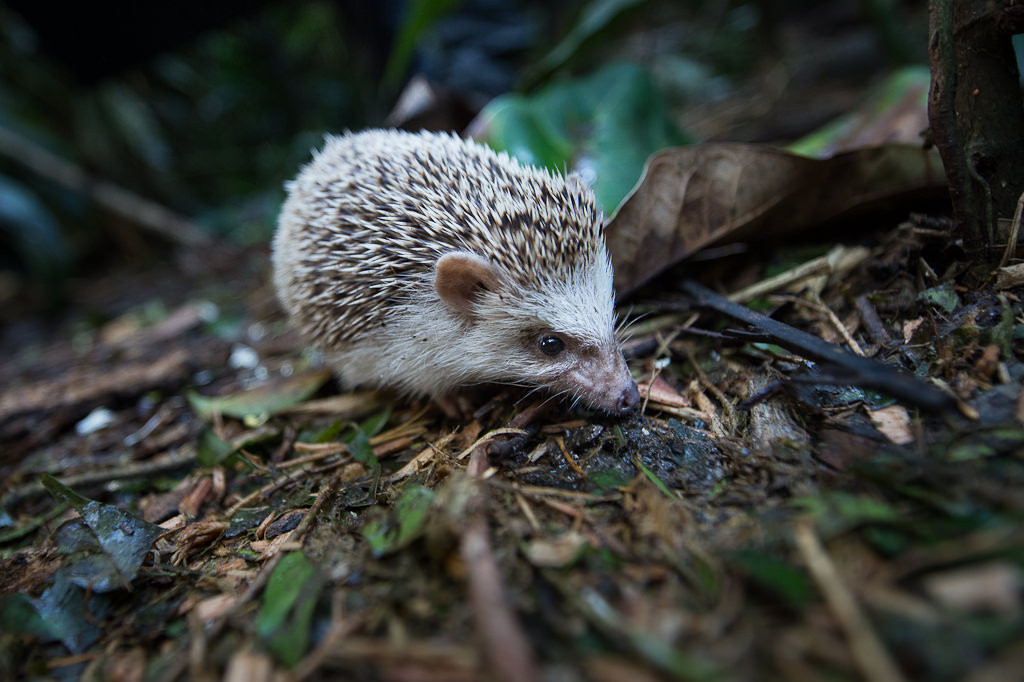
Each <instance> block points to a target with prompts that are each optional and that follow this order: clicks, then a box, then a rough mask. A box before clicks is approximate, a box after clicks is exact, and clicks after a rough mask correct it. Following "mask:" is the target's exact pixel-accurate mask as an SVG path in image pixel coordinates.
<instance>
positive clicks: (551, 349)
mask: <svg viewBox="0 0 1024 682" xmlns="http://www.w3.org/2000/svg"><path fill="white" fill-rule="evenodd" d="M537 345H538V346H539V347H540V350H541V352H542V353H544V354H545V355H558V354H559V353H561V352H562V351H563V350H564V349H565V341H562V339H560V338H558V337H557V336H542V337H541V339H540V343H539V344H537Z"/></svg>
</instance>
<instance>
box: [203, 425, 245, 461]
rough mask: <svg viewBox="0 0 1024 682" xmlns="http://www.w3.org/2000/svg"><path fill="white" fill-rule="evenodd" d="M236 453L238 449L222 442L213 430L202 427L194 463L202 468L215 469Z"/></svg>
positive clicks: (224, 441)
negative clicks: (197, 463)
mask: <svg viewBox="0 0 1024 682" xmlns="http://www.w3.org/2000/svg"><path fill="white" fill-rule="evenodd" d="M236 452H238V448H235V447H232V445H231V443H229V442H227V441H226V440H222V439H221V438H220V437H219V436H217V434H216V433H214V432H213V429H211V428H210V427H208V426H206V427H203V430H202V432H201V433H200V434H199V442H198V443H197V444H196V461H197V462H199V464H200V465H201V466H204V467H215V466H217V465H219V464H223V463H224V462H225V461H226V460H227V459H228V458H229V457H231V455H233V454H235V453H236Z"/></svg>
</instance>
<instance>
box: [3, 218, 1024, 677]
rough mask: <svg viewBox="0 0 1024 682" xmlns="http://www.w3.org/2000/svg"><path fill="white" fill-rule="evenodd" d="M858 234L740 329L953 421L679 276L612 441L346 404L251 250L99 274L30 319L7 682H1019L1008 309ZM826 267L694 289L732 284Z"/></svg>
mask: <svg viewBox="0 0 1024 682" xmlns="http://www.w3.org/2000/svg"><path fill="white" fill-rule="evenodd" d="M859 227H860V229H858V231H857V233H856V234H857V235H858V236H857V237H856V239H854V238H852V237H850V235H849V233H846V234H845V235H843V238H844V239H846V240H847V243H846V244H845V246H846V247H847V248H848V249H852V248H853V247H859V248H858V250H857V251H856V253H857V254H859V255H858V257H857V258H852V259H848V260H847V264H846V265H845V266H843V267H842V268H840V269H833V270H825V271H822V270H821V269H817V270H814V271H813V273H812V275H810V276H804V277H796V278H795V279H794V280H793V281H790V282H789V283H788V284H787V285H786V288H785V289H781V288H770V289H769V290H766V291H763V292H761V293H759V294H758V296H757V297H756V298H755V299H754V301H753V302H752V303H751V305H752V306H753V307H755V308H757V309H758V310H762V311H764V312H766V313H768V314H770V315H771V316H772V317H773V318H774V319H777V320H780V321H782V322H786V323H788V324H790V325H792V326H794V327H796V328H799V329H803V330H805V331H807V332H810V333H811V334H813V335H815V336H818V337H821V338H823V339H824V340H826V341H830V342H834V343H837V344H840V345H842V346H844V347H846V348H847V349H849V351H850V352H851V353H852V354H855V355H863V356H866V357H874V358H877V359H879V360H880V361H883V362H885V363H887V364H889V365H892V366H897V367H900V368H901V369H902V370H904V372H905V373H906V374H908V375H915V376H916V377H917V378H918V380H919V381H920V382H921V384H920V385H922V386H929V387H930V388H935V387H938V388H939V389H940V390H941V391H942V392H943V393H944V394H945V395H948V396H951V398H950V402H951V404H954V403H958V407H957V408H956V409H953V410H948V409H946V410H939V411H937V412H934V411H933V412H928V411H925V410H922V409H920V408H919V407H918V406H917V405H918V403H916V402H915V401H914V400H912V399H909V400H901V401H895V400H893V399H892V398H889V397H886V396H885V395H882V394H880V393H878V392H876V391H874V390H871V389H869V388H866V387H865V386H864V385H863V382H861V380H860V379H861V377H858V376H857V375H855V374H851V373H849V372H846V373H843V372H837V371H835V368H829V367H826V366H824V365H822V364H821V363H816V362H812V361H809V360H807V359H806V358H802V357H799V356H798V355H797V354H796V353H794V352H793V351H792V349H789V350H787V349H784V348H783V347H781V346H780V345H778V344H776V343H773V342H772V340H771V339H765V338H756V339H755V338H751V339H741V338H737V337H736V336H735V335H733V334H731V333H730V332H729V331H728V329H727V327H729V326H730V323H729V322H728V320H726V318H724V317H723V316H722V315H720V314H717V313H714V312H706V311H704V312H697V311H696V310H694V309H690V310H688V307H689V304H688V303H687V299H686V298H685V297H684V296H683V295H682V294H677V293H674V290H673V286H674V284H673V280H672V279H671V277H662V278H661V279H659V280H655V282H654V283H653V284H651V285H649V286H648V287H647V288H645V289H642V290H641V291H640V292H639V293H637V294H636V295H634V296H633V297H632V299H631V301H630V303H631V304H632V308H631V309H630V310H623V313H624V314H628V315H630V316H633V317H634V318H638V320H637V321H636V322H634V323H633V324H632V325H631V327H630V329H631V332H632V335H631V336H630V338H629V339H628V341H626V342H625V345H624V349H625V352H626V355H627V358H628V360H629V362H630V365H631V368H632V369H633V370H634V375H635V376H636V377H637V379H638V382H639V383H640V385H641V388H642V392H643V394H644V395H645V398H646V399H645V405H644V409H643V411H642V414H638V415H636V416H634V417H631V418H629V419H625V420H621V421H617V420H614V419H610V418H607V417H603V416H600V415H597V414H591V413H588V412H584V411H569V410H568V409H567V408H566V407H565V406H561V405H557V404H556V405H549V406H548V407H547V409H537V408H539V407H540V406H541V404H542V403H544V401H545V398H544V397H543V396H538V395H536V394H529V395H525V396H524V394H523V393H521V392H516V391H514V390H512V389H502V388H494V389H488V390H483V391H480V392H479V393H477V394H474V395H473V401H474V405H473V408H472V410H473V411H472V412H471V413H470V414H467V415H466V416H465V417H464V418H461V419H453V418H450V417H446V416H445V415H444V413H443V412H442V411H440V410H439V409H437V407H435V406H434V405H431V404H428V403H424V402H410V401H406V400H401V399H397V398H394V397H393V396H387V395H378V394H372V393H359V394H348V393H344V392H340V391H339V388H338V387H337V385H336V384H335V383H334V380H333V379H332V378H331V377H330V374H329V373H328V372H326V371H324V369H323V368H322V366H321V365H320V364H319V363H320V360H319V358H318V357H317V356H316V355H315V354H312V353H310V352H308V351H304V350H303V346H302V343H301V341H300V340H299V339H298V337H297V336H295V335H294V333H292V332H289V331H288V329H287V325H286V324H285V321H284V318H283V316H282V314H281V312H280V311H279V310H278V309H277V306H276V304H275V302H274V298H273V294H272V291H271V289H270V288H269V286H268V284H267V279H268V278H267V260H266V259H267V255H266V253H265V252H264V251H262V250H255V251H246V252H241V253H239V252H233V253H230V254H228V255H224V254H220V253H217V252H216V251H211V252H208V253H206V254H198V253H188V252H184V253H179V254H178V256H176V258H175V259H173V261H172V262H169V263H168V264H166V265H165V266H164V267H163V268H162V269H160V270H159V271H158V272H153V271H150V270H147V271H145V272H138V273H110V274H106V275H104V276H102V277H97V278H92V279H89V280H83V281H82V282H79V283H76V285H75V287H74V288H73V291H74V292H75V293H74V294H73V296H72V298H73V303H74V305H73V307H72V313H71V314H70V315H69V317H67V318H65V319H63V320H62V321H61V322H59V323H52V322H40V321H35V322H33V320H34V319H36V318H29V317H24V316H19V314H18V311H17V310H8V312H7V313H6V314H5V318H6V328H5V331H4V333H3V335H2V337H0V338H2V347H0V353H2V357H3V358H4V360H3V362H2V363H0V385H2V386H4V391H3V394H2V396H0V453H2V455H0V481H2V483H0V486H2V488H0V592H2V595H3V596H2V597H0V630H2V632H0V638H2V643H3V645H2V646H0V651H2V652H3V653H2V654H0V677H2V678H4V679H27V678H54V679H73V678H83V679H120V680H142V679H146V680H172V679H179V678H183V677H189V678H191V679H196V680H199V679H214V678H226V679H232V680H234V679H253V680H260V679H271V678H272V677H274V676H275V675H278V674H280V675H283V677H276V678H275V679H321V678H322V679H330V678H334V677H336V676H337V675H342V674H343V675H345V676H346V678H347V679H360V680H413V679H415V680H463V679H465V680H471V679H481V678H484V679H504V680H534V679H544V680H585V679H588V680H609V681H610V680H624V679H629V680H657V679H700V680H703V679H787V680H819V679H822V680H823V679H833V680H834V679H871V680H899V679H928V680H940V681H942V680H1001V679H1006V680H1010V679H1020V678H1019V675H1020V671H1021V670H1022V669H1024V610H1022V601H1021V600H1022V595H1024V590H1022V586H1024V583H1022V573H1021V568H1022V562H1024V526H1022V525H1021V519H1022V515H1024V492H1022V491H1024V428H1022V422H1024V397H1022V394H1021V382H1022V379H1024V364H1022V363H1021V361H1020V352H1021V351H1022V350H1024V349H1022V348H1021V346H1020V341H1019V339H1018V337H1019V336H1020V335H1019V334H1018V333H1017V332H1018V330H1020V329H1021V324H1022V320H1024V318H1022V317H1021V315H1022V310H1021V302H1020V299H1019V297H1018V296H1017V295H1016V294H1015V290H1014V288H1013V286H1014V285H1013V283H1012V282H1010V283H1008V282H1006V281H1005V280H998V281H997V280H995V279H987V278H986V275H985V273H984V272H981V271H980V270H979V269H978V268H972V267H968V266H967V265H965V264H964V263H963V262H962V254H961V253H960V252H959V251H958V249H957V247H956V246H955V243H954V242H955V239H954V238H953V237H952V236H951V235H950V233H949V225H948V224H947V223H946V222H944V221H941V220H928V219H921V218H918V219H916V220H908V221H906V222H902V223H899V222H898V221H892V222H881V221H875V222H872V223H871V227H870V229H869V228H868V225H867V223H866V222H865V223H863V224H861V225H860V226H859ZM834 247H835V244H834V243H828V244H822V245H816V246H815V245H811V246H808V245H806V244H805V245H802V246H800V247H794V246H790V247H782V248H778V249H774V250H770V251H769V250H765V249H762V250H760V251H758V250H757V249H754V250H752V251H750V252H747V253H741V254H738V255H733V256H729V257H726V258H724V259H721V260H718V261H712V262H709V263H705V264H702V265H700V266H696V265H694V266H690V268H689V270H688V271H687V276H688V277H690V278H692V279H695V280H697V281H700V282H702V283H704V284H705V285H706V286H711V287H713V288H716V289H718V290H721V291H737V290H738V289H741V288H743V287H746V286H749V285H752V284H755V283H757V282H761V281H763V280H764V279H765V278H766V277H767V276H768V275H776V274H778V273H780V272H794V271H796V269H797V268H798V266H800V265H801V264H806V262H807V261H811V260H813V259H814V258H816V257H820V256H822V255H825V254H827V253H828V252H829V251H830V250H831V249H834ZM979 273H980V274H979ZM780 286H781V285H780ZM1017 291H1019V289H1018V290H1017ZM731 324H732V325H733V326H736V323H731ZM929 390H930V389H929ZM922 391H924V389H922ZM954 396H955V400H954V398H953V397H954ZM911 397H912V396H911Z"/></svg>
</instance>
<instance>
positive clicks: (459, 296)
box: [434, 252, 640, 414]
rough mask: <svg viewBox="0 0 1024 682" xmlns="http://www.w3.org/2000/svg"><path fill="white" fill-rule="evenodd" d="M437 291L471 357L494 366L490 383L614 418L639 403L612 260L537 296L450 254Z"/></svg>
mask: <svg viewBox="0 0 1024 682" xmlns="http://www.w3.org/2000/svg"><path fill="white" fill-rule="evenodd" d="M434 288H435V290H436V291H437V293H438V295H439V296H440V298H441V300H442V301H444V302H445V303H446V304H447V305H448V307H449V308H450V309H451V310H452V311H453V312H455V313H456V314H457V315H459V316H461V317H463V318H465V319H466V321H467V322H468V323H469V325H470V328H471V329H472V331H471V332H470V333H468V336H470V337H473V339H474V340H473V341H472V342H471V343H470V344H468V346H467V349H466V352H467V354H478V355H479V358H478V360H479V362H478V363H474V364H478V365H480V366H486V367H487V368H488V370H487V372H489V374H488V375H487V376H486V379H485V380H489V381H507V382H512V383H529V384H531V385H538V386H544V387H547V388H548V389H550V390H552V391H553V392H555V393H556V394H564V395H566V396H569V397H571V398H572V399H573V402H576V401H578V400H583V401H584V402H586V403H587V404H589V405H590V406H592V407H595V408H598V409H600V410H603V411H605V412H608V413H609V414H627V413H629V412H631V411H633V409H635V408H636V406H637V405H638V404H639V402H640V396H639V393H638V392H637V388H636V383H635V382H634V381H633V378H632V376H631V375H630V373H629V368H628V367H626V362H625V360H624V359H623V357H622V352H621V350H620V349H619V344H618V342H617V341H616V339H615V334H614V312H613V307H612V291H611V271H610V266H609V265H608V264H607V258H605V261H604V262H602V263H599V264H597V265H595V266H593V267H591V268H590V269H589V270H587V271H583V272H581V274H580V275H579V277H576V278H574V279H573V281H567V282H550V283H548V284H546V285H544V286H543V287H542V290H532V289H523V288H521V287H517V286H515V285H513V284H511V283H510V282H509V279H508V278H507V277H506V276H505V275H504V273H503V272H501V270H500V268H498V267H496V266H494V265H492V264H491V263H489V262H488V261H487V260H485V259H483V258H481V257H480V256H477V255H475V254H471V253H466V252H455V253H448V254H445V255H444V256H442V257H441V258H440V259H439V260H438V262H437V266H436V268H435V273H434ZM481 374H482V375H483V374H485V372H484V371H481Z"/></svg>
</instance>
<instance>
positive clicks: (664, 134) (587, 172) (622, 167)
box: [481, 63, 690, 214]
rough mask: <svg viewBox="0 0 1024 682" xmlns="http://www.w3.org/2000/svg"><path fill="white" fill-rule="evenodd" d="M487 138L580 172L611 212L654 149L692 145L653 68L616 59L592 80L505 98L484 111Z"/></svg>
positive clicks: (539, 161) (536, 160)
mask: <svg viewBox="0 0 1024 682" xmlns="http://www.w3.org/2000/svg"><path fill="white" fill-rule="evenodd" d="M481 119H482V120H483V121H485V122H486V124H485V129H486V134H485V136H484V141H485V142H487V143H488V144H489V145H490V146H491V147H493V148H494V149H497V150H499V151H507V152H508V153H509V154H510V155H512V156H514V157H516V158H517V159H519V160H520V161H522V162H523V163H528V164H531V165H534V166H543V167H546V168H549V169H551V170H554V171H559V172H561V171H565V170H566V169H568V170H574V171H577V172H579V173H580V174H581V175H582V176H583V178H584V180H586V181H587V182H588V183H590V184H591V185H592V186H593V187H594V192H595V193H596V194H597V199H598V202H599V203H600V204H601V206H602V207H604V210H605V212H606V213H608V214H611V213H612V211H613V209H614V208H615V207H616V206H618V204H619V202H620V201H621V200H622V199H623V197H625V196H626V194H627V193H628V192H629V191H630V189H631V188H632V187H633V185H634V184H635V183H636V181H637V179H638V178H639V177H640V175H641V173H642V172H643V168H644V163H645V162H646V161H647V157H648V156H650V155H651V154H652V153H654V152H656V151H658V150H659V149H663V148H665V147H673V146H678V145H681V144H686V143H687V142H689V141H690V138H689V137H688V136H687V135H685V134H683V133H682V132H681V131H680V130H679V129H678V128H677V127H676V126H675V124H674V122H673V119H672V117H671V115H670V113H669V107H668V101H667V99H666V97H665V95H664V93H662V92H661V91H660V90H658V88H657V87H655V85H654V81H653V79H652V78H651V75H650V73H649V72H648V71H647V70H645V69H643V68H641V67H639V66H636V65H633V64H628V63H617V64H610V65H608V66H605V67H604V68H602V69H600V70H599V71H597V72H595V73H593V74H591V75H590V76H587V77H586V78H579V79H568V80H563V81H559V82H556V83H552V84H551V85H549V86H547V87H546V88H544V89H542V90H540V91H539V92H537V93H536V94H534V95H506V96H503V97H498V98H496V99H495V100H493V101H492V102H491V103H490V104H488V105H487V107H486V108H485V109H484V111H483V112H482V113H481Z"/></svg>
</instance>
